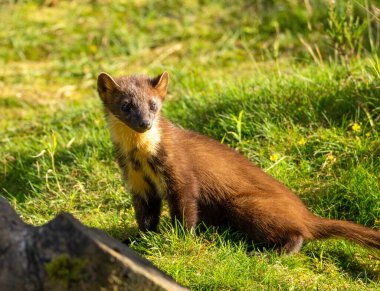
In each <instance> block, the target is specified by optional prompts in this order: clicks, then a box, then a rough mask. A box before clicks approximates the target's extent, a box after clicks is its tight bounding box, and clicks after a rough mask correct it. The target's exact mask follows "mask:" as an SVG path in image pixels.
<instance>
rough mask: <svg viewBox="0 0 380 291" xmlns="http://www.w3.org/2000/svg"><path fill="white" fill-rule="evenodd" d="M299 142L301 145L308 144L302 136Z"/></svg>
mask: <svg viewBox="0 0 380 291" xmlns="http://www.w3.org/2000/svg"><path fill="white" fill-rule="evenodd" d="M298 144H299V145H300V146H304V145H305V144H306V139H304V138H301V139H300V141H299V142H298Z"/></svg>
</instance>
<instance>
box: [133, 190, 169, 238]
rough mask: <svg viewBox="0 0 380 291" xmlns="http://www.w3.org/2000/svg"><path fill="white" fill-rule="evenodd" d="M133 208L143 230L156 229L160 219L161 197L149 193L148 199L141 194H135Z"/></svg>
mask: <svg viewBox="0 0 380 291" xmlns="http://www.w3.org/2000/svg"><path fill="white" fill-rule="evenodd" d="M132 200H133V208H134V209H135V216H136V220H137V224H138V225H139V229H140V230H142V231H144V232H145V231H148V230H150V231H156V230H157V225H158V222H159V220H160V213H161V204H162V201H161V198H160V197H157V196H156V195H147V200H145V199H144V197H142V196H141V195H138V194H133V195H132Z"/></svg>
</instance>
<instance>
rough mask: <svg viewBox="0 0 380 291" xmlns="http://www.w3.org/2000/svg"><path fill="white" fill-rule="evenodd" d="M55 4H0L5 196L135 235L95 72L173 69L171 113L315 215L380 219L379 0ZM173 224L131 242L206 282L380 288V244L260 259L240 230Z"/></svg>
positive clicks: (185, 277) (194, 283)
mask: <svg viewBox="0 0 380 291" xmlns="http://www.w3.org/2000/svg"><path fill="white" fill-rule="evenodd" d="M45 2H46V3H47V2H49V1H42V0H41V1H12V0H9V1H4V0H3V1H1V4H0V19H1V23H2V29H1V30H0V65H1V70H0V109H1V119H0V195H3V196H5V197H6V198H7V199H8V200H9V201H10V202H11V203H12V204H13V205H14V206H15V207H16V209H17V211H18V212H19V213H20V214H21V215H22V217H23V219H24V220H25V221H27V222H29V223H32V224H42V223H44V222H46V221H47V220H49V219H51V218H52V217H54V216H55V215H56V214H57V213H59V212H62V211H70V212H72V213H73V214H74V215H75V216H76V217H77V218H78V219H79V220H81V221H82V222H83V223H85V224H86V225H90V226H94V227H99V228H101V229H103V230H104V231H106V232H107V233H109V234H110V235H111V236H113V237H115V238H117V239H125V238H126V237H128V236H132V237H134V236H135V235H136V233H137V228H136V223H135V220H134V213H133V209H132V208H131V201H130V197H129V194H128V193H126V192H125V191H124V189H123V187H122V184H121V180H120V174H119V170H118V168H117V166H116V163H115V161H114V158H113V149H112V145H111V142H110V138H109V133H108V130H107V128H106V125H105V122H104V120H103V113H102V108H101V104H100V101H99V98H98V97H97V94H96V88H95V87H96V86H95V80H96V76H97V74H98V73H99V72H101V71H107V72H109V73H111V74H112V75H121V74H129V73H136V72H139V73H149V74H151V75H154V74H157V73H159V72H161V71H162V70H164V69H165V70H168V71H169V72H170V73H171V85H170V92H169V98H168V99H169V100H168V102H167V103H166V105H165V108H164V114H165V115H166V116H167V117H169V118H170V119H171V120H172V121H173V122H175V123H176V124H178V125H180V126H182V127H185V128H191V129H194V130H197V131H200V132H202V133H204V134H207V135H209V136H212V137H214V138H216V139H218V140H223V142H224V143H227V144H229V145H230V146H231V147H233V148H236V149H238V150H239V151H241V152H242V153H243V154H244V155H246V156H247V157H248V158H249V159H251V160H252V161H253V162H255V163H257V164H258V165H260V166H261V167H262V168H264V169H265V170H266V171H267V172H268V173H269V174H271V175H273V176H274V177H276V178H277V179H279V180H281V181H282V182H283V183H285V184H286V185H287V186H288V187H290V188H291V189H293V190H294V191H295V192H296V193H297V194H298V195H299V196H300V197H301V198H302V199H303V200H304V202H305V203H306V204H307V205H308V206H309V207H310V209H311V210H312V211H313V212H314V213H316V214H318V215H320V216H324V217H331V218H340V219H347V220H352V221H356V222H358V223H361V224H364V225H367V226H369V227H375V228H380V178H379V175H380V161H379V160H380V159H379V158H380V139H379V131H380V125H379V122H380V60H379V56H378V52H379V48H380V46H379V43H380V29H379V28H380V20H379V19H380V13H379V7H380V3H379V2H378V1H369V0H368V1H353V2H350V1H336V2H337V3H336V5H335V6H334V7H332V6H330V5H329V2H328V1H312V0H305V1H290V0H287V1H276V0H272V1H264V0H262V1H240V3H239V4H236V3H235V2H238V1H211V0H206V1H180V2H177V1H149V0H146V1H137V0H136V1H127V0H125V1H111V0H109V1H106V0H103V1H102V0H100V1H58V5H57V6H54V7H49V5H46V3H45ZM79 3H80V4H79ZM347 3H348V4H347ZM350 4H351V5H350ZM329 7H330V8H329ZM344 15H346V17H345V16H344ZM350 15H352V17H350ZM356 19H358V22H356ZM168 221H169V219H168V214H167V211H164V215H163V219H162V223H161V232H160V233H159V234H148V235H145V236H143V238H142V239H141V240H136V241H135V242H134V243H133V244H132V247H133V248H134V249H135V250H136V251H137V252H139V253H140V254H141V255H143V256H145V257H147V258H148V259H150V260H151V261H152V262H153V263H154V264H155V265H157V266H158V267H160V268H161V269H163V270H165V271H166V272H167V273H169V274H170V275H171V276H173V277H174V278H175V279H176V280H177V281H179V282H180V283H182V284H184V285H185V286H188V287H190V288H191V289H194V290H210V289H216V290H237V289H239V290H240V289H241V290H249V289H286V290H288V289H297V290H298V289H322V290H325V289H328V290H334V289H350V290H363V289H367V290H371V289H373V290H375V289H378V288H379V282H380V255H379V252H376V251H374V250H367V249H364V248H363V247H361V246H358V245H355V244H352V243H349V242H347V241H344V240H326V241H313V242H308V243H306V245H305V246H304V247H303V249H302V251H301V253H300V254H297V255H294V256H287V257H278V256H277V255H276V254H274V253H273V252H271V251H268V252H267V253H265V254H261V255H259V254H256V255H253V256H249V255H247V253H249V251H250V250H252V246H250V245H249V244H248V243H247V242H244V241H242V240H241V239H240V236H239V234H238V233H234V232H232V231H228V230H217V229H205V228H202V229H201V230H199V233H198V235H197V236H195V237H193V236H191V235H189V234H188V233H184V232H183V231H181V228H180V227H173V226H171V225H170V224H169V223H168Z"/></svg>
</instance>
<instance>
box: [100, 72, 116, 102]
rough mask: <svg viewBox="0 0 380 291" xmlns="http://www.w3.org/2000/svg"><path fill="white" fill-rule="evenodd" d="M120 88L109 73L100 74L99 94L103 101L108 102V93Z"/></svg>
mask: <svg viewBox="0 0 380 291" xmlns="http://www.w3.org/2000/svg"><path fill="white" fill-rule="evenodd" d="M118 88H120V86H119V85H118V84H117V83H116V81H115V80H114V79H113V78H112V77H111V76H110V75H108V74H107V73H100V75H99V76H98V92H99V95H100V98H102V100H103V101H106V100H107V99H108V98H109V94H108V93H110V92H112V91H113V90H114V89H118Z"/></svg>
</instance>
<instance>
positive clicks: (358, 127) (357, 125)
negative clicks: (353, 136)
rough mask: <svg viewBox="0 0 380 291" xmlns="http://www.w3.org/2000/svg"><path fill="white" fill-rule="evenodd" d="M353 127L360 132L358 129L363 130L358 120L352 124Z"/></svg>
mask: <svg viewBox="0 0 380 291" xmlns="http://www.w3.org/2000/svg"><path fill="white" fill-rule="evenodd" d="M351 128H352V130H353V131H356V132H358V131H360V130H361V127H360V125H359V124H358V123H356V122H354V124H353V125H352V127H351Z"/></svg>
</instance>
